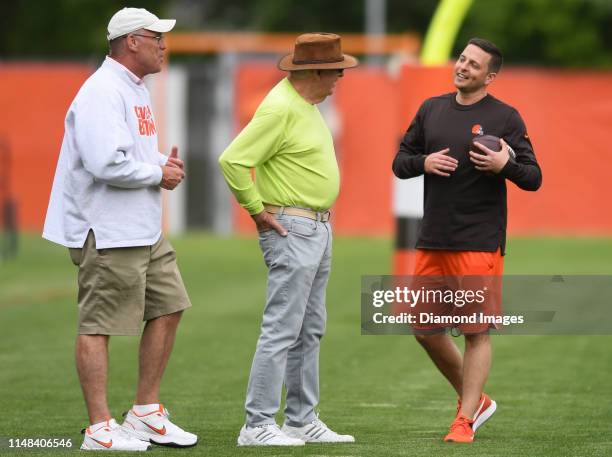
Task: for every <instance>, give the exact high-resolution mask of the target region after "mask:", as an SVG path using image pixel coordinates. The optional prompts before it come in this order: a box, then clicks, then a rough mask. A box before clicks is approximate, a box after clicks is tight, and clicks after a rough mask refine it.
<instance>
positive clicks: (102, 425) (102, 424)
mask: <svg viewBox="0 0 612 457" xmlns="http://www.w3.org/2000/svg"><path fill="white" fill-rule="evenodd" d="M109 420H113V419H112V417H111V418H110V419H109ZM107 422H108V421H102V422H98V423H97V424H91V425H90V426H89V428H90V429H91V430H96V429H98V428H100V427H105V426H106V425H107V424H106V423H107Z"/></svg>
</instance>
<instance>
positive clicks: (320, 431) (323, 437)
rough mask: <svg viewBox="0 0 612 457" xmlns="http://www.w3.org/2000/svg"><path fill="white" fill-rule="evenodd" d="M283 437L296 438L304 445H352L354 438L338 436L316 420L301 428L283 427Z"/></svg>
mask: <svg viewBox="0 0 612 457" xmlns="http://www.w3.org/2000/svg"><path fill="white" fill-rule="evenodd" d="M281 431H282V432H284V433H285V435H287V436H289V437H291V438H298V439H300V440H302V441H305V442H306V443H354V442H355V438H354V437H353V436H351V435H339V434H338V433H336V432H334V431H333V430H332V429H330V428H329V427H328V426H327V425H325V422H323V421H322V420H320V419H319V418H316V419H315V420H313V421H312V422H311V423H310V424H306V425H304V426H303V427H291V426H290V425H287V424H285V425H283V428H282V429H281Z"/></svg>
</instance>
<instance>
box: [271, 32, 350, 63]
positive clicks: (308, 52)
mask: <svg viewBox="0 0 612 457" xmlns="http://www.w3.org/2000/svg"><path fill="white" fill-rule="evenodd" d="M357 65H359V61H358V60H357V59H356V58H355V57H353V56H350V55H348V54H342V47H341V46H340V36H339V35H336V34H334V33H304V34H303V35H300V36H299V37H297V40H295V46H294V48H293V52H292V53H291V54H287V55H286V56H285V57H283V58H282V59H281V60H279V61H278V68H280V69H281V70H285V71H290V70H335V69H338V70H339V69H344V68H352V67H356V66H357Z"/></svg>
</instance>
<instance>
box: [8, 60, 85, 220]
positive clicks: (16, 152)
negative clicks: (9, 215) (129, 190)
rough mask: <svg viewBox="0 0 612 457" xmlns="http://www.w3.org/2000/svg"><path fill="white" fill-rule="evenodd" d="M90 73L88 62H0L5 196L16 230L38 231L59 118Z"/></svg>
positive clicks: (61, 119) (58, 135)
mask: <svg viewBox="0 0 612 457" xmlns="http://www.w3.org/2000/svg"><path fill="white" fill-rule="evenodd" d="M91 72H92V68H91V67H90V66H88V65H70V64H62V65H49V64H8V65H0V106H1V107H2V110H0V137H1V138H5V139H6V141H7V143H8V146H9V148H10V151H11V157H12V170H11V194H12V197H13V198H14V199H16V200H17V204H18V224H19V228H20V229H21V230H29V231H38V232H40V231H41V230H42V226H43V223H44V219H45V214H46V211H47V203H48V201H49V193H50V191H51V184H52V182H53V175H54V174H55V166H56V163H57V157H58V155H59V150H60V146H61V143H62V137H63V135H64V116H65V115H66V111H67V110H68V106H69V105H70V102H71V101H72V99H73V98H74V96H75V95H76V93H77V91H78V89H79V87H80V86H81V84H83V82H84V81H85V79H87V77H88V76H89V75H90V74H91ZM0 166H2V165H1V164H0Z"/></svg>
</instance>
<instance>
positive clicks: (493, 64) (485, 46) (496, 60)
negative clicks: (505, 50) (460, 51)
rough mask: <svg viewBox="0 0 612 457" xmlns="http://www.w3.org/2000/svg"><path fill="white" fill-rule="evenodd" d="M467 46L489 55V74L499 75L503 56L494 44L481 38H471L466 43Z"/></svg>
mask: <svg viewBox="0 0 612 457" xmlns="http://www.w3.org/2000/svg"><path fill="white" fill-rule="evenodd" d="M468 44H473V45H474V46H478V47H479V48H480V49H482V50H483V51H484V52H486V53H487V54H489V55H490V56H491V60H490V61H489V72H490V73H499V70H501V67H502V64H503V63H504V56H503V55H502V53H501V51H500V50H499V48H498V47H497V46H495V44H493V43H491V42H490V41H488V40H485V39H483V38H472V39H471V40H470V41H468Z"/></svg>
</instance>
